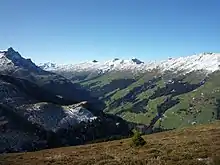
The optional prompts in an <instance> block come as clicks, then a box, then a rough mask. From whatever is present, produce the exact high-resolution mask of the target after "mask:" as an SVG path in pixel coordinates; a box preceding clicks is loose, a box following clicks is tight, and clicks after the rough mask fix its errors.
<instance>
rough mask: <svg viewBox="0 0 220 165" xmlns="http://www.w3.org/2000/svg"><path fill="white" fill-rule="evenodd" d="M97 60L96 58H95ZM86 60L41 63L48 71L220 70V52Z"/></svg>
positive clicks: (186, 71) (209, 71) (208, 71)
mask: <svg viewBox="0 0 220 165" xmlns="http://www.w3.org/2000/svg"><path fill="white" fill-rule="evenodd" d="M94 61H95V60H94ZM94 61H91V62H84V63H80V64H66V65H59V64H51V63H46V64H47V65H46V64H43V65H42V64H41V65H40V67H41V68H42V69H45V70H48V71H68V72H82V71H99V72H109V71H117V70H118V71H120V70H130V71H147V70H152V69H159V70H161V71H162V72H163V71H167V70H172V71H184V72H185V73H188V72H192V71H195V70H204V71H206V72H207V73H211V72H214V71H216V70H219V66H220V53H201V54H196V55H192V56H186V57H179V58H169V59H168V60H165V61H160V62H148V63H144V62H142V61H140V60H138V59H135V58H133V59H131V60H121V59H118V58H116V59H113V60H110V61H106V62H99V61H95V62H94Z"/></svg>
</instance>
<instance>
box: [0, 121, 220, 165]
mask: <svg viewBox="0 0 220 165" xmlns="http://www.w3.org/2000/svg"><path fill="white" fill-rule="evenodd" d="M143 137H144V139H145V140H146V142H147V143H146V144H145V145H144V146H143V147H140V148H134V147H131V146H130V143H131V139H124V140H117V141H111V142H104V143H97V144H89V145H84V146H77V147H65V148H57V149H51V150H43V151H37V152H32V153H31V152H29V153H16V154H5V155H4V154H3V155H0V164H1V165H21V164H22V165H29V164H38V165H41V164H47V165H49V164H70V165H75V164H76V165H106V164H109V165H219V164H220V122H215V123H213V124H209V125H200V126H192V127H190V128H184V129H180V130H176V131H167V132H163V133H156V134H151V135H146V136H143Z"/></svg>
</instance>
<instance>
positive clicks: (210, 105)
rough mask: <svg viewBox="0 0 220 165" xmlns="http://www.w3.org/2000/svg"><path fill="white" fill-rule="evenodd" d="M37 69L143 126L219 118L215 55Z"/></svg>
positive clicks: (218, 56) (219, 69)
mask: <svg viewBox="0 0 220 165" xmlns="http://www.w3.org/2000/svg"><path fill="white" fill-rule="evenodd" d="M39 67H40V68H42V69H44V70H47V71H51V72H54V73H57V74H60V75H63V76H64V77H66V78H68V79H69V80H71V81H72V82H73V83H75V84H79V85H81V86H82V87H84V88H85V89H87V90H89V91H90V92H91V94H92V95H93V96H95V97H98V98H99V100H101V101H103V102H105V109H104V112H105V113H108V114H114V115H118V116H120V117H122V118H123V119H125V120H127V121H129V122H134V123H139V124H146V125H147V128H149V127H151V128H153V129H159V130H164V129H175V128H180V127H184V126H188V125H196V124H202V123H209V122H212V121H214V120H218V119H219V118H220V108H219V100H220V81H219V76H220V53H201V54H196V55H192V56H186V57H179V58H169V59H168V60H164V61H160V62H143V61H141V60H139V59H136V58H133V59H131V60H121V59H118V58H116V59H113V60H110V61H106V62H99V61H97V60H94V61H90V62H85V63H80V64H72V65H71V64H70V65H59V64H51V63H45V64H40V65H39Z"/></svg>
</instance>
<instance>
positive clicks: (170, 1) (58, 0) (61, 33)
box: [0, 0, 220, 63]
mask: <svg viewBox="0 0 220 165" xmlns="http://www.w3.org/2000/svg"><path fill="white" fill-rule="evenodd" d="M219 7H220V0H1V1H0V49H6V48H7V47H9V46H12V47H13V48H14V49H16V50H18V51H19V52H20V53H21V54H22V55H23V56H24V57H30V58H31V59H32V60H33V61H34V62H37V63H39V62H47V61H51V62H57V63H77V62H81V61H88V60H93V59H97V60H101V61H103V60H109V59H112V58H115V57H118V58H126V59H127V58H132V57H137V58H139V59H141V60H144V61H149V60H161V59H167V58H168V57H176V56H186V55H191V54H194V53H200V52H206V51H209V52H220V10H219Z"/></svg>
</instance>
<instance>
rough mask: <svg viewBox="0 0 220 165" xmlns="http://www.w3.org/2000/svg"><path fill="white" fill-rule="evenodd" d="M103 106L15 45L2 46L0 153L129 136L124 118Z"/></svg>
mask: <svg viewBox="0 0 220 165" xmlns="http://www.w3.org/2000/svg"><path fill="white" fill-rule="evenodd" d="M103 108H104V104H103V103H102V101H99V100H98V99H96V98H95V97H92V96H90V93H89V92H88V91H86V90H84V89H82V88H81V87H80V86H79V85H77V84H73V83H72V82H71V81H70V80H68V79H66V78H64V77H62V76H60V75H57V74H55V73H51V72H48V71H44V70H42V69H41V68H39V67H38V66H36V65H35V64H34V63H33V62H32V61H31V60H30V59H24V58H23V57H22V56H21V55H20V54H19V53H18V52H16V51H15V50H13V48H9V49H7V50H4V51H0V153H2V152H19V151H34V150H39V149H44V148H53V147H59V146H68V145H77V144H84V143H85V142H87V141H93V140H96V139H108V138H112V137H114V136H128V135H129V133H130V132H129V128H128V124H127V122H125V121H124V120H122V119H121V118H119V117H116V116H113V115H108V114H104V113H103ZM108 128H111V129H108Z"/></svg>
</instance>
